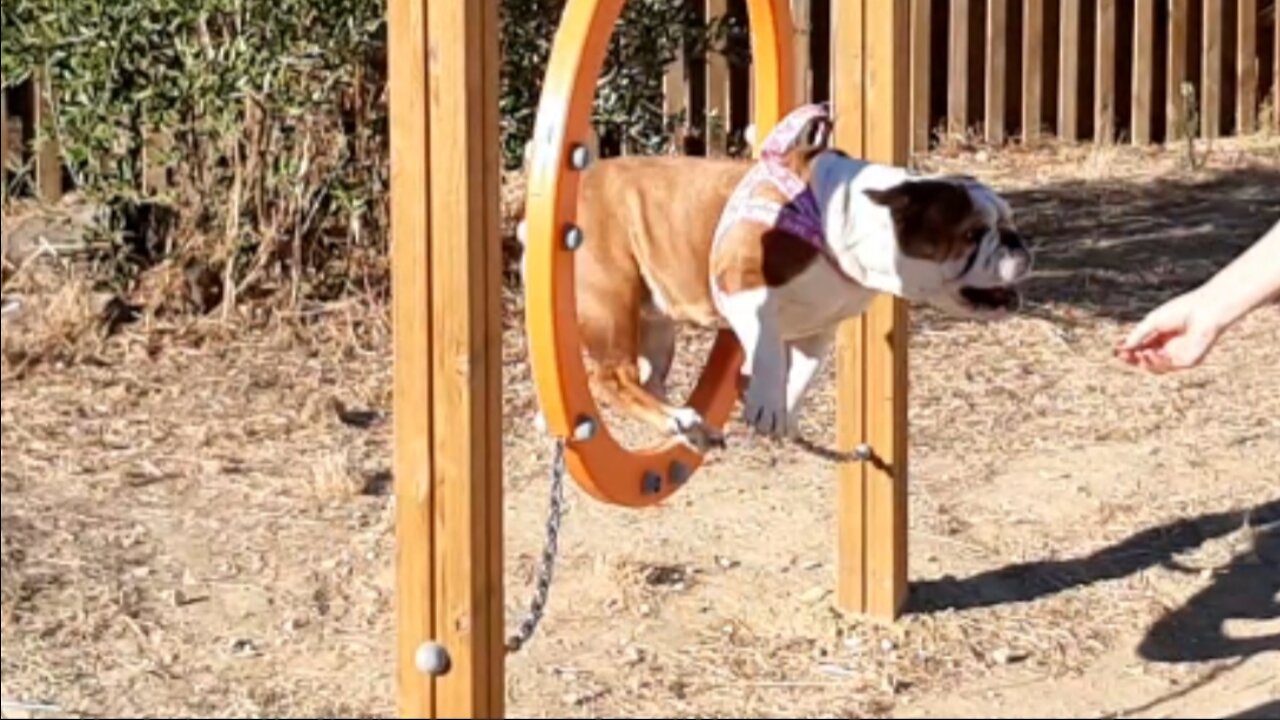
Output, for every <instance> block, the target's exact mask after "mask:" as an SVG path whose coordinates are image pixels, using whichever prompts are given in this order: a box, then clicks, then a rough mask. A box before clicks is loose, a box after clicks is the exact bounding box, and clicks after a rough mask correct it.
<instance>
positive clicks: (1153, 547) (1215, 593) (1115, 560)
mask: <svg viewBox="0 0 1280 720" xmlns="http://www.w3.org/2000/svg"><path fill="white" fill-rule="evenodd" d="M1278 523H1280V500H1275V501H1272V502H1268V503H1264V504H1262V505H1259V506H1257V507H1254V508H1252V509H1250V510H1247V511H1240V512H1229V513H1216V514H1210V515H1204V516H1201V517H1197V518H1190V519H1186V520H1181V521H1178V522H1175V523H1171V524H1169V525H1164V526H1161V527H1156V528H1151V529H1149V530H1144V531H1143V532H1141V533H1138V534H1136V535H1134V536H1132V537H1130V538H1128V539H1126V540H1124V541H1123V542H1121V543H1118V544H1116V545H1113V546H1111V547H1108V548H1106V549H1104V550H1101V551H1099V552H1097V553H1094V554H1092V555H1089V556H1087V557H1082V558H1077V559H1073V560H1061V561H1057V560H1055V561H1043V562H1032V563H1024V564H1019V565H1012V566H1010V567H1006V568H1002V569H999V570H995V571H992V572H988V573H984V574H981V575H976V576H974V577H970V578H965V579H942V580H936V581H930V582H923V583H920V584H918V585H917V586H916V587H915V588H913V593H912V605H911V610H912V611H913V612H916V613H924V614H929V613H936V612H942V611H948V610H961V611H963V610H974V609H979V608H986V607H994V606H998V605H1006V604H1012V603H1025V602H1034V601H1036V600H1040V599H1043V598H1046V597H1050V596H1052V595H1056V594H1058V593H1062V592H1066V591H1068V590H1072V589H1076V588H1080V587H1084V586H1088V585H1093V584H1095V583H1100V582H1107V581H1112V580H1118V579H1121V578H1125V577H1129V576H1131V575H1134V574H1136V573H1138V572H1141V571H1143V570H1146V569H1149V568H1152V567H1156V566H1166V567H1169V566H1174V561H1175V558H1176V557H1177V556H1178V555H1181V554H1183V553H1185V552H1187V551H1190V550H1193V549H1195V548H1196V547H1199V546H1200V545H1202V544H1204V543H1205V542H1207V541H1209V540H1214V539H1217V538H1222V537H1225V536H1227V535H1230V534H1232V533H1235V532H1238V531H1240V530H1241V529H1242V528H1245V527H1253V528H1263V529H1261V530H1257V531H1256V532H1257V542H1256V543H1255V545H1256V548H1255V552H1252V553H1249V554H1248V556H1243V557H1239V558H1236V560H1235V562H1233V563H1232V564H1231V566H1229V567H1228V568H1226V569H1225V570H1223V571H1222V572H1221V573H1220V575H1219V577H1218V578H1217V579H1216V581H1215V582H1214V584H1213V585H1212V586H1211V587H1210V588H1209V589H1207V590H1205V591H1204V592H1203V593H1201V594H1200V595H1198V596H1196V597H1195V598H1193V599H1192V601H1191V602H1190V603H1188V605H1187V606H1186V607H1185V608H1183V609H1181V610H1178V611H1176V612H1174V613H1171V614H1170V615H1169V616H1167V617H1166V618H1164V619H1163V620H1161V621H1160V622H1159V623H1157V624H1156V625H1155V626H1154V627H1153V628H1152V629H1151V631H1150V632H1149V634H1148V636H1147V638H1146V640H1145V641H1144V642H1143V645H1142V648H1141V650H1140V651H1141V653H1142V655H1143V656H1144V657H1146V658H1148V659H1151V660H1156V661H1161V662H1182V661H1190V660H1205V659H1213V658H1222V657H1244V656H1250V655H1256V654H1260V653H1262V652H1267V651H1280V637H1276V636H1264V637H1261V638H1254V639H1249V640H1230V639H1228V638H1226V637H1225V635H1224V632H1223V623H1224V622H1225V621H1226V620H1228V619H1232V618H1239V619H1244V620H1273V619H1277V618H1280V607H1277V604H1276V599H1275V598H1276V593H1278V592H1280V527H1277V524H1278Z"/></svg>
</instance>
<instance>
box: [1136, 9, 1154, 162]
mask: <svg viewBox="0 0 1280 720" xmlns="http://www.w3.org/2000/svg"><path fill="white" fill-rule="evenodd" d="M1136 2H1137V5H1136V6H1135V7H1134V21H1133V98H1132V103H1133V104H1132V107H1133V144H1134V145H1148V144H1150V143H1151V137H1152V135H1151V130H1152V127H1151V126H1152V121H1153V119H1154V115H1153V111H1154V110H1155V106H1154V98H1155V79H1154V78H1155V67H1156V65H1155V63H1156V0H1136Z"/></svg>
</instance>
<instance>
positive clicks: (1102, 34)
mask: <svg viewBox="0 0 1280 720" xmlns="http://www.w3.org/2000/svg"><path fill="white" fill-rule="evenodd" d="M1116 13H1117V9H1116V0H1098V59H1097V62H1096V63H1095V64H1094V74H1095V78H1096V79H1095V82H1094V88H1095V92H1094V95H1093V115H1094V139H1095V140H1096V141H1097V142H1098V143H1099V144H1105V145H1110V144H1111V143H1113V142H1115V139H1116V20H1117V19H1118V18H1117V15H1116Z"/></svg>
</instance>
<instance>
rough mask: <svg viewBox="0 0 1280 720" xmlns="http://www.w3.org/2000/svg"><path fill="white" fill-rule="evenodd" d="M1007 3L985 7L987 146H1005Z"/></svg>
mask: <svg viewBox="0 0 1280 720" xmlns="http://www.w3.org/2000/svg"><path fill="white" fill-rule="evenodd" d="M1008 35H1009V0H988V3H987V67H986V71H987V83H986V84H987V93H986V116H987V121H986V128H987V142H988V143H991V144H992V145H1002V144H1004V136H1005V127H1004V113H1005V99H1006V93H1005V75H1006V73H1007V72H1008V67H1007V65H1006V55H1007V54H1008V46H1007V45H1006V42H1007V41H1008Z"/></svg>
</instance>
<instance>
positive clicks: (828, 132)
mask: <svg viewBox="0 0 1280 720" xmlns="http://www.w3.org/2000/svg"><path fill="white" fill-rule="evenodd" d="M834 130H835V128H834V126H833V125H832V123H831V119H830V118H826V117H816V118H814V119H812V120H810V121H809V122H807V123H805V126H804V129H803V130H802V131H801V132H800V136H799V137H798V138H796V144H795V147H794V148H793V150H794V151H795V152H796V153H799V155H800V157H801V158H802V159H803V160H804V161H805V162H808V161H810V160H812V159H813V158H814V157H815V156H817V155H819V154H821V153H823V152H826V151H827V150H830V149H831V138H832V134H833V132H834Z"/></svg>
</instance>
